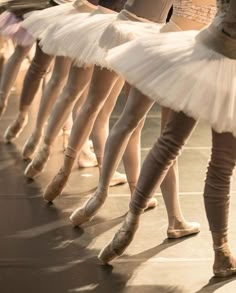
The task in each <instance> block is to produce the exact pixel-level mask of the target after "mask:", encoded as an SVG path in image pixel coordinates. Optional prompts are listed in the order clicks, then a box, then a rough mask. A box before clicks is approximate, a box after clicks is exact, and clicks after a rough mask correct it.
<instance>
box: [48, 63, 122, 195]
mask: <svg viewBox="0 0 236 293" xmlns="http://www.w3.org/2000/svg"><path fill="white" fill-rule="evenodd" d="M118 78H119V77H118V75H117V74H115V73H114V72H111V71H109V70H107V69H100V68H99V67H95V69H94V73H93V77H92V81H91V86H90V90H89V94H88V97H87V99H86V101H85V103H84V104H83V106H82V109H81V111H80V112H79V114H78V116H77V118H76V120H75V122H74V125H73V128H72V131H71V136H70V139H69V144H68V147H67V149H66V151H65V158H64V164H63V166H62V168H61V169H60V171H59V173H58V174H57V175H56V177H54V179H53V181H52V182H51V183H50V184H49V186H48V188H47V190H46V191H45V194H44V198H45V199H46V200H48V201H52V200H53V199H54V198H56V197H57V196H58V195H59V194H60V193H61V191H62V190H63V188H64V186H65V184H66V182H67V179H68V177H69V174H70V172H71V169H72V167H73V164H74V161H75V159H76V157H77V155H78V153H79V152H80V151H81V148H82V146H83V144H84V142H85V141H86V140H87V138H88V137H89V135H90V133H91V131H92V128H93V125H94V122H95V120H96V118H97V116H98V113H99V111H100V110H101V108H102V107H103V105H104V102H105V101H106V100H107V98H108V97H109V95H110V93H111V91H112V88H113V86H114V85H115V83H116V81H117V79H118Z"/></svg>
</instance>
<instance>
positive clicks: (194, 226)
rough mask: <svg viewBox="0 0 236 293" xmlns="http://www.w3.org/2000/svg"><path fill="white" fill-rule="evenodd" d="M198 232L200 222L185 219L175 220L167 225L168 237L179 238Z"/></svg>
mask: <svg viewBox="0 0 236 293" xmlns="http://www.w3.org/2000/svg"><path fill="white" fill-rule="evenodd" d="M199 232H200V224H199V223H196V222H186V221H185V220H175V221H173V223H172V225H171V226H169V227H168V230H167V237H168V238H174V239H176V238H181V237H185V236H189V235H192V234H197V233H199Z"/></svg>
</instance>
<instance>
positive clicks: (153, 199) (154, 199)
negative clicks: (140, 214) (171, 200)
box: [145, 197, 158, 211]
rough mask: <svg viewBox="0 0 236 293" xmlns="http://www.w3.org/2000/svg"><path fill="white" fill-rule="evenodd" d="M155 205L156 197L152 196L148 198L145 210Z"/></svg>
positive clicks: (156, 202) (156, 203)
mask: <svg viewBox="0 0 236 293" xmlns="http://www.w3.org/2000/svg"><path fill="white" fill-rule="evenodd" d="M156 206H158V201H157V199H156V198H154V197H152V198H151V199H149V201H148V203H147V207H146V209H145V211H146V210H149V209H154V208H155V207H156Z"/></svg>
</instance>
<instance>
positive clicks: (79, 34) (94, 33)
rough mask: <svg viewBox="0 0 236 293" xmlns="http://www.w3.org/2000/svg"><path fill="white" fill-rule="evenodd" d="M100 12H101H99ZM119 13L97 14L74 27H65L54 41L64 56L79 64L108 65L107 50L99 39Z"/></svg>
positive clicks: (56, 35)
mask: <svg viewBox="0 0 236 293" xmlns="http://www.w3.org/2000/svg"><path fill="white" fill-rule="evenodd" d="M97 13H99V12H97ZM116 17H117V14H103V13H102V14H95V15H93V14H92V15H91V16H89V17H88V18H87V19H86V20H84V21H83V22H82V23H80V24H79V21H78V25H77V26H76V25H75V26H74V28H72V27H71V26H70V29H68V28H69V27H64V28H62V29H61V30H59V31H58V32H57V33H56V34H55V38H54V39H53V41H54V42H55V46H58V47H60V50H62V51H63V55H64V56H68V57H70V58H72V59H73V60H74V62H75V64H77V65H78V66H82V67H84V66H92V65H95V64H96V65H99V66H102V67H106V62H105V56H106V51H105V50H103V49H102V48H101V47H100V46H99V39H100V37H101V35H102V34H103V32H104V30H105V29H106V28H107V26H108V25H109V24H110V23H112V22H113V21H114V20H115V19H116Z"/></svg>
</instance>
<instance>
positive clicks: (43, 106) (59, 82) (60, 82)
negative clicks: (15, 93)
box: [34, 57, 71, 136]
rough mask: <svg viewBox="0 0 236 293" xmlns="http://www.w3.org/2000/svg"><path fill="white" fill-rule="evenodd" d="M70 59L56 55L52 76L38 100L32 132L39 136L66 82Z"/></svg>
mask: <svg viewBox="0 0 236 293" xmlns="http://www.w3.org/2000/svg"><path fill="white" fill-rule="evenodd" d="M70 64H71V60H70V59H69V58H66V57H56V60H55V64H54V68H53V72H52V76H51V78H50V80H49V82H48V83H47V85H46V87H45V89H44V92H43V95H42V98H41V102H40V107H39V112H38V116H37V121H36V126H35V130H34V134H35V135H36V136H37V135H38V136H41V133H42V130H43V127H44V125H45V122H46V120H47V118H48V116H49V113H50V112H51V109H52V107H53V105H54V103H55V101H56V98H57V97H58V96H59V94H60V91H61V89H62V87H63V86H64V84H65V82H66V78H67V76H68V73H69V69H70Z"/></svg>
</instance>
